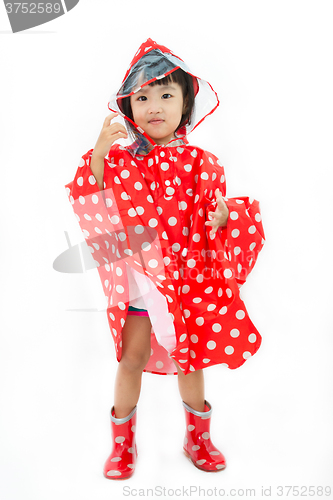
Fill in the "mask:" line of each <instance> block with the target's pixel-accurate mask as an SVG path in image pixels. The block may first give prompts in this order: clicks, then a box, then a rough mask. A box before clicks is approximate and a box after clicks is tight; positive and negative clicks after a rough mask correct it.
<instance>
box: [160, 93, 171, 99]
mask: <svg viewBox="0 0 333 500" xmlns="http://www.w3.org/2000/svg"><path fill="white" fill-rule="evenodd" d="M169 97H171V94H163V95H162V99H169Z"/></svg>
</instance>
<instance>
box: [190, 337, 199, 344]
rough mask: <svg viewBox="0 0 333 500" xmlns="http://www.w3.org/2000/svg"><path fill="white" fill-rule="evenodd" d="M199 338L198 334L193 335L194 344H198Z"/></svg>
mask: <svg viewBox="0 0 333 500" xmlns="http://www.w3.org/2000/svg"><path fill="white" fill-rule="evenodd" d="M198 340H199V338H198V336H197V335H191V341H192V342H193V344H196V343H197V342H198Z"/></svg>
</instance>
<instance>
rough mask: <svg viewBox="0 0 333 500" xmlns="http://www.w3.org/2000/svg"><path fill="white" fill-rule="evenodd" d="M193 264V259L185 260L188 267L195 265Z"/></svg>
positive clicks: (194, 262)
mask: <svg viewBox="0 0 333 500" xmlns="http://www.w3.org/2000/svg"><path fill="white" fill-rule="evenodd" d="M195 265H196V261H195V260H194V259H189V260H188V261H187V266H188V267H192V268H193V267H195Z"/></svg>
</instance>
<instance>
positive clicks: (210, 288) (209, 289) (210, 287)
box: [205, 286, 213, 293]
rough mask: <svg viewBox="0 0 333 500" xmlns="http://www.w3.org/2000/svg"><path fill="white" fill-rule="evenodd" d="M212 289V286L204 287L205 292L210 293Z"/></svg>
mask: <svg viewBox="0 0 333 500" xmlns="http://www.w3.org/2000/svg"><path fill="white" fill-rule="evenodd" d="M212 291H213V287H212V286H209V287H208V288H206V290H205V293H212Z"/></svg>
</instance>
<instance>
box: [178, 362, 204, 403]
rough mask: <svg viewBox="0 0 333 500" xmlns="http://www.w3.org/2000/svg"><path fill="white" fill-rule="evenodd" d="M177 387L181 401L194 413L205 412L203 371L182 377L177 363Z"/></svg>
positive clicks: (182, 374)
mask: <svg viewBox="0 0 333 500" xmlns="http://www.w3.org/2000/svg"><path fill="white" fill-rule="evenodd" d="M175 365H176V367H177V372H178V387H179V392H180V396H181V398H182V400H183V401H184V403H186V404H187V405H188V406H190V407H191V408H193V410H196V411H201V412H202V411H205V384H204V375H203V370H196V371H195V372H191V373H188V374H187V375H184V373H183V372H182V371H181V369H180V368H179V366H178V365H177V363H175Z"/></svg>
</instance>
